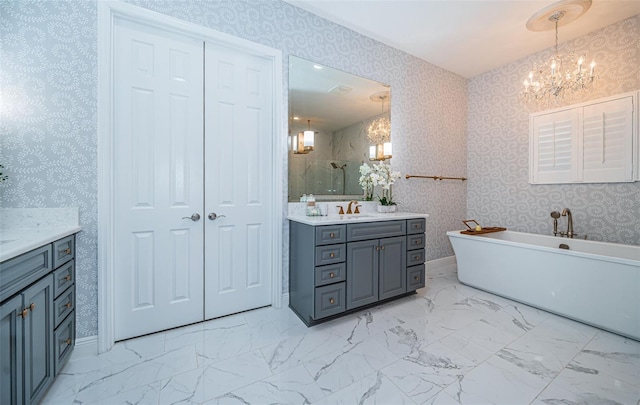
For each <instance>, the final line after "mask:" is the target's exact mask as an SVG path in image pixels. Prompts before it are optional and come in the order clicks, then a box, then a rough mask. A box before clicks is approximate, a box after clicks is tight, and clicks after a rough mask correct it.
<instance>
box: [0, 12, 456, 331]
mask: <svg viewBox="0 0 640 405" xmlns="http://www.w3.org/2000/svg"><path fill="white" fill-rule="evenodd" d="M131 3H133V4H136V5H138V6H141V7H145V8H148V9H151V10H154V11H157V12H160V13H163V14H167V15H170V16H173V17H176V18H180V19H183V20H186V21H189V22H192V23H195V24H199V25H203V26H206V27H210V28H213V29H216V30H219V31H223V32H226V33H228V34H232V35H235V36H238V37H242V38H245V39H248V40H251V41H255V42H259V43H261V44H265V45H268V46H271V47H273V48H277V49H280V50H282V52H283V60H284V62H285V66H284V71H283V77H284V78H285V79H284V80H285V81H284V83H283V89H284V91H283V94H284V97H285V100H284V103H285V105H286V102H287V100H286V94H287V87H288V86H287V81H286V80H287V79H286V78H287V77H288V69H287V66H286V62H287V59H288V55H296V56H299V57H303V58H305V59H309V60H313V61H317V62H319V63H321V64H324V65H327V66H330V67H333V68H336V69H341V70H344V71H347V72H349V73H353V74H356V75H359V76H363V77H367V78H369V79H373V80H376V81H379V82H383V83H388V84H390V85H391V86H392V92H393V106H392V109H391V117H392V127H393V130H392V131H393V133H392V139H393V148H394V158H393V161H392V165H393V166H394V169H395V170H400V171H401V172H402V173H403V174H404V173H411V174H427V175H431V174H435V175H456V176H458V175H464V174H465V171H466V166H467V165H466V150H467V146H466V142H467V141H466V129H467V125H466V119H467V101H466V100H467V80H465V79H463V78H462V77H460V76H457V75H455V74H453V73H450V72H448V71H445V70H443V69H441V68H438V67H436V66H434V65H431V64H429V63H427V62H425V61H422V60H420V59H417V58H415V57H413V56H410V55H408V54H406V53H403V52H401V51H399V50H396V49H394V48H391V47H389V46H386V45H383V44H381V43H378V42H376V41H374V40H373V39H370V38H367V37H364V36H362V35H359V34H357V33H355V32H353V31H351V30H348V29H346V28H344V27H341V26H339V25H337V24H334V23H331V22H329V21H327V20H324V19H322V18H319V17H317V16H314V15H312V14H310V13H308V12H306V11H303V10H301V9H298V8H296V7H293V6H291V5H289V4H287V3H284V2H280V1H278V0H273V1H272V0H219V1H206V2H205V1H198V0H186V1H169V0H164V1H162V0H158V1H155V0H154V1H151V0H149V1H131ZM96 4H97V3H96V2H95V1H75V0H70V1H62V0H61V1H25V0H14V1H0V38H1V42H0V63H1V64H2V66H1V69H0V89H2V93H3V94H2V106H1V109H0V111H1V114H2V116H1V122H0V134H1V139H0V164H3V165H4V166H6V167H7V170H6V174H8V175H9V180H8V181H7V182H5V183H4V184H3V185H2V187H1V188H0V192H1V193H2V194H1V197H0V207H3V208H15V207H66V206H77V207H79V209H80V224H81V225H82V227H83V231H82V233H81V234H80V236H79V239H78V247H77V283H76V285H77V320H78V325H77V334H78V337H87V336H93V335H95V334H97V244H98V240H97V226H98V225H97V209H98V207H97V166H96V160H97V151H96V148H97V66H98V60H97V5H96ZM283 119H284V120H285V121H286V117H283ZM286 135H287V134H282V136H286ZM282 164H283V165H285V166H286V164H287V162H286V161H283V162H282ZM3 172H4V171H3ZM286 181H287V180H286V179H283V182H285V183H286ZM284 189H285V190H286V189H287V187H286V184H285V187H284ZM394 196H395V198H396V199H397V200H398V201H400V203H401V204H400V208H401V209H402V210H410V211H416V212H426V213H429V214H430V217H429V219H428V222H427V224H428V225H427V240H428V243H427V259H428V260H432V259H437V258H441V257H445V256H450V255H451V254H453V252H452V250H451V247H450V245H449V242H448V240H447V239H446V236H445V231H447V230H450V229H456V228H460V225H461V223H460V220H461V219H464V217H465V216H466V215H465V210H466V185H465V184H464V183H461V182H446V181H443V182H434V181H431V180H414V179H411V180H404V179H403V180H402V181H400V183H399V184H398V185H397V186H396V187H395V188H394ZM286 197H287V196H286V195H283V196H282V203H283V209H286V206H287V205H286ZM283 230H284V241H285V243H284V252H283V256H284V257H283V259H284V271H283V273H284V277H285V280H283V281H284V290H285V291H287V289H288V280H287V274H288V271H287V269H288V260H287V258H288V249H287V248H288V225H287V224H286V223H283Z"/></svg>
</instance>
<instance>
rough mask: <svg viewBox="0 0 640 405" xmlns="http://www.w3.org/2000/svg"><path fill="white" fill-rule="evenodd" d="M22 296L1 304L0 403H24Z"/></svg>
mask: <svg viewBox="0 0 640 405" xmlns="http://www.w3.org/2000/svg"><path fill="white" fill-rule="evenodd" d="M21 311H22V296H21V295H18V296H17V297H14V298H12V299H11V300H10V301H8V302H6V303H4V304H2V306H0V404H22V403H24V402H23V393H22V359H23V345H22V339H23V336H22V317H21V316H20V312H21Z"/></svg>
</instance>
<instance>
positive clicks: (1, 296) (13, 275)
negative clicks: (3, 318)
mask: <svg viewBox="0 0 640 405" xmlns="http://www.w3.org/2000/svg"><path fill="white" fill-rule="evenodd" d="M52 262H53V260H52V257H51V244H48V245H46V246H43V247H40V248H38V249H34V250H32V251H30V252H27V253H25V254H23V255H20V256H18V257H14V258H13V259H9V260H6V261H4V262H2V263H0V280H2V281H1V282H0V301H4V300H5V299H7V298H9V297H11V296H12V295H13V294H15V293H17V292H18V291H20V290H22V289H23V288H25V287H27V286H28V285H29V284H31V283H33V282H35V281H38V279H40V278H41V277H43V276H44V275H46V274H48V273H49V272H50V271H51V270H52V269H53V267H52Z"/></svg>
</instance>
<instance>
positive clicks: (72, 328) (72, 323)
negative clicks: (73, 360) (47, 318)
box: [53, 311, 76, 374]
mask: <svg viewBox="0 0 640 405" xmlns="http://www.w3.org/2000/svg"><path fill="white" fill-rule="evenodd" d="M75 343H76V313H75V311H73V312H72V313H71V314H70V315H69V317H67V319H65V320H64V322H62V324H61V325H60V326H58V328H57V329H56V331H55V333H54V340H53V345H54V348H53V351H54V368H55V374H58V373H59V372H60V370H61V369H62V366H64V364H65V363H66V362H67V360H68V359H69V356H71V351H72V350H73V346H74V345H75Z"/></svg>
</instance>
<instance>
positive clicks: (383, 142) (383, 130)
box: [367, 92, 392, 160]
mask: <svg viewBox="0 0 640 405" xmlns="http://www.w3.org/2000/svg"><path fill="white" fill-rule="evenodd" d="M388 94H389V93H388V92H383V93H382V94H374V95H373V96H371V100H374V101H377V100H380V102H381V103H382V114H381V116H380V117H379V118H376V119H375V120H373V122H372V123H371V124H370V125H369V127H368V128H367V138H368V139H369V142H371V143H373V144H374V145H371V146H370V147H369V160H386V159H391V157H392V155H391V121H390V120H389V118H388V117H387V116H385V115H384V101H385V100H386V99H387V98H388V97H389V95H388Z"/></svg>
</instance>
